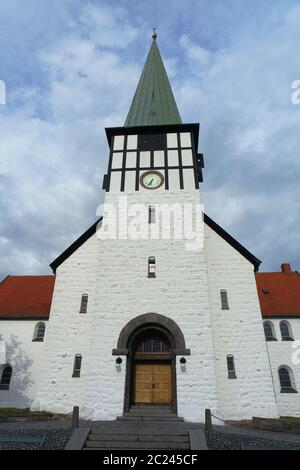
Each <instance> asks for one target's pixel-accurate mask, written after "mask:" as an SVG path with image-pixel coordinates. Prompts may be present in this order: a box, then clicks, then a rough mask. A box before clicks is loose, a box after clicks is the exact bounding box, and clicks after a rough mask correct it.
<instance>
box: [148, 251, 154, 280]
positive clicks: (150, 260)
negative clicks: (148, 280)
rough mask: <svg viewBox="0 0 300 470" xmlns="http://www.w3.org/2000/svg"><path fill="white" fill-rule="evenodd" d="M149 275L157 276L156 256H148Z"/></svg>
mask: <svg viewBox="0 0 300 470" xmlns="http://www.w3.org/2000/svg"><path fill="white" fill-rule="evenodd" d="M148 277H156V261H155V257H154V256H149V258H148Z"/></svg>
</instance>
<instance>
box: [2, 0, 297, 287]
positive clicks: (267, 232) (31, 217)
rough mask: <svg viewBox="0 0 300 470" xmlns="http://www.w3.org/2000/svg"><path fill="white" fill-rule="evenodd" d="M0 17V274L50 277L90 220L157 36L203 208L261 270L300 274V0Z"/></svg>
mask: <svg viewBox="0 0 300 470" xmlns="http://www.w3.org/2000/svg"><path fill="white" fill-rule="evenodd" d="M0 21H1V26H0V44H1V48H0V79H1V80H4V81H5V83H6V86H7V103H6V105H5V106H4V105H2V106H1V105H0V214H1V215H0V278H3V277H4V276H6V275H7V274H31V273H33V274H36V273H41V274H43V273H49V272H50V269H49V267H48V265H49V263H50V262H51V261H52V260H53V259H54V258H55V257H56V256H57V255H58V254H60V253H61V252H62V251H63V250H64V249H65V248H66V247H67V246H68V245H70V244H71V243H72V242H73V241H74V240H75V239H76V238H77V237H78V236H79V235H80V234H81V233H82V232H83V231H85V230H86V229H87V228H88V227H89V226H90V225H91V224H92V223H93V222H94V221H95V219H96V207H97V206H98V204H99V203H101V202H102V200H103V192H102V190H101V187H102V176H103V174H104V173H105V170H106V164H107V156H108V152H107V143H106V139H105V133H104V128H105V127H107V126H108V127H109V126H119V125H123V123H124V121H125V118H126V114H127V111H128V108H129V105H130V102H131V99H132V96H133V93H134V91H135V88H136V86H137V82H138V79H139V76H140V73H141V70H142V67H143V64H144V62H145V58H146V55H147V52H148V49H149V46H150V43H151V30H152V27H153V26H156V27H157V29H158V32H159V40H158V44H159V47H160V50H161V53H162V56H163V58H164V61H165V64H166V67H167V70H168V73H169V77H170V80H171V83H172V87H173V91H174V94H175V97H176V100H177V103H178V107H179V110H180V112H181V116H182V119H183V121H184V122H200V123H201V135H200V146H199V150H201V151H202V152H203V153H204V155H205V163H206V168H205V172H204V178H205V182H204V183H203V185H202V190H203V195H204V203H205V211H206V212H207V214H208V215H209V216H210V217H212V218H213V219H215V221H216V222H218V223H219V224H220V225H222V226H223V227H224V228H225V229H226V230H227V231H229V233H231V234H232V235H233V236H235V237H236V238H237V239H238V240H239V241H240V242H241V243H242V244H244V245H245V246H246V247H247V248H248V249H249V250H250V251H252V252H253V253H254V254H255V255H256V256H257V257H258V258H260V259H261V260H262V261H263V265H262V268H261V269H262V270H277V269H278V268H279V266H280V264H281V263H282V262H291V263H292V265H293V267H294V268H295V269H298V270H300V249H299V241H300V239H299V228H300V220H299V217H300V189H299V188H300V184H299V177H300V152H299V149H300V105H298V106H297V105H295V104H293V103H292V100H291V95H292V82H293V81H294V80H297V79H298V80H299V79H300V59H299V44H300V27H299V24H300V3H299V0H276V2H270V0H267V1H265V0H252V1H251V2H249V0H213V1H212V0H185V1H182V0H180V1H179V0H178V1H177V0H167V1H165V2H161V0H159V1H157V0H152V1H151V2H149V1H148V0H134V1H132V0H120V1H117V0H114V1H105V0H52V1H51V2H49V1H48V0H26V1H24V0H0Z"/></svg>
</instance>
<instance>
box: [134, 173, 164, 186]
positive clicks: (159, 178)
mask: <svg viewBox="0 0 300 470" xmlns="http://www.w3.org/2000/svg"><path fill="white" fill-rule="evenodd" d="M164 181H165V179H164V177H163V175H162V174H161V173H160V172H159V171H155V170H149V171H146V172H145V173H143V174H142V176H141V177H140V183H141V185H142V186H143V188H146V189H157V188H160V187H161V186H162V185H163V184H164Z"/></svg>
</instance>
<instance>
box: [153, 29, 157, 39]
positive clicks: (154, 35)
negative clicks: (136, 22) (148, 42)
mask: <svg viewBox="0 0 300 470" xmlns="http://www.w3.org/2000/svg"><path fill="white" fill-rule="evenodd" d="M152 30H153V34H152V38H153V39H154V40H155V39H156V38H157V32H156V28H152Z"/></svg>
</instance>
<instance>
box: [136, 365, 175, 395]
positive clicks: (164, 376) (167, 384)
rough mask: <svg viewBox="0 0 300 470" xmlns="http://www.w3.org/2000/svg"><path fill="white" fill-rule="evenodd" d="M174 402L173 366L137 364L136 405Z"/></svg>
mask: <svg viewBox="0 0 300 470" xmlns="http://www.w3.org/2000/svg"><path fill="white" fill-rule="evenodd" d="M171 402H172V374H171V364H144V363H143V364H136V366H135V403H149V404H151V403H152V404H155V403H164V404H170V403H171Z"/></svg>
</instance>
